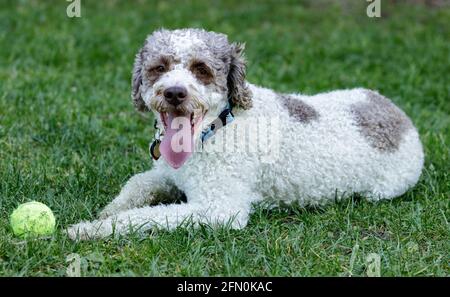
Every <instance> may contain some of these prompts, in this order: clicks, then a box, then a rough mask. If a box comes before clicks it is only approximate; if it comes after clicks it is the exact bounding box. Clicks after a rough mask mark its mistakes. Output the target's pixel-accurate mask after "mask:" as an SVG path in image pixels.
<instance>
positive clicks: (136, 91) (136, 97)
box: [131, 49, 149, 111]
mask: <svg viewBox="0 0 450 297" xmlns="http://www.w3.org/2000/svg"><path fill="white" fill-rule="evenodd" d="M141 87H142V49H141V50H139V52H138V53H137V55H136V58H135V59H134V66H133V74H132V78H131V98H132V99H133V104H134V107H135V108H136V109H137V110H139V111H149V110H148V107H147V106H146V105H145V102H144V100H143V99H142V96H141Z"/></svg>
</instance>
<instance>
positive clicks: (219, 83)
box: [132, 29, 252, 168]
mask: <svg viewBox="0 0 450 297" xmlns="http://www.w3.org/2000/svg"><path fill="white" fill-rule="evenodd" d="M243 49H244V47H243V46H242V45H241V44H235V43H233V44H230V43H229V42H228V40H227V37H226V36H225V35H223V34H218V33H214V32H207V31H204V30H200V29H182V30H174V31H169V30H158V31H155V32H154V33H153V34H151V35H150V36H149V37H148V38H147V39H146V41H145V44H144V46H143V47H142V48H141V49H140V50H139V52H138V54H137V55H136V59H135V63H134V69H133V78H132V98H133V101H134V104H135V106H136V108H137V109H138V110H140V111H148V110H152V111H153V112H154V113H155V118H156V119H157V120H158V123H159V127H161V129H162V130H164V131H165V136H164V139H165V138H169V140H172V137H173V136H174V133H175V132H178V131H179V130H180V129H179V128H180V127H181V126H184V127H182V128H183V129H184V131H185V132H186V131H187V132H190V138H191V144H192V145H193V143H194V142H195V140H194V136H198V135H199V133H196V132H198V130H199V129H198V128H199V127H201V124H202V123H206V124H208V123H210V122H212V121H213V120H214V119H215V118H217V116H218V115H219V114H220V113H221V112H222V111H223V109H224V108H225V107H226V105H227V103H228V102H230V103H231V104H232V105H233V106H235V107H241V108H244V109H248V108H250V107H251V103H252V102H251V94H250V91H249V89H248V88H247V86H246V82H245V61H244V59H243ZM188 125H189V129H186V126H188ZM188 130H190V131H188ZM187 132H186V133H184V134H187ZM185 136H186V135H185ZM163 141H164V140H163ZM166 142H167V141H166ZM185 142H186V141H185ZM173 143H174V142H172V141H171V144H173ZM191 144H189V145H187V146H186V145H185V146H184V147H183V148H182V149H184V150H186V149H187V148H189V147H191V148H192V147H193V146H192V145H191ZM164 145H165V144H164V143H163V144H162V146H163V148H162V149H163V150H162V151H161V153H162V154H163V156H164V155H165V153H166V154H167V152H164V150H165V148H164ZM168 145H170V144H168ZM167 149H168V150H169V151H170V153H171V154H172V155H173V154H175V153H177V152H176V148H175V149H174V148H172V147H170V148H167ZM178 153H179V152H178ZM165 157H166V158H165V159H166V161H169V163H170V164H171V165H172V166H173V167H176V168H177V167H179V166H181V165H180V162H175V161H174V160H168V159H171V158H168V157H167V156H165ZM172 157H173V156H172ZM178 157H180V156H179V155H178ZM186 158H187V157H186ZM181 163H184V161H183V162H181ZM174 164H175V166H174ZM178 165H179V166H178Z"/></svg>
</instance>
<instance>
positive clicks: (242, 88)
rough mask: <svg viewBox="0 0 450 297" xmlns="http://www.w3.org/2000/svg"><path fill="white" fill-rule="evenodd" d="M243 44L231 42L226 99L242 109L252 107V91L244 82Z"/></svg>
mask: <svg viewBox="0 0 450 297" xmlns="http://www.w3.org/2000/svg"><path fill="white" fill-rule="evenodd" d="M244 49H245V44H243V43H233V44H231V59H230V70H229V72H228V78H227V85H228V99H229V100H230V101H231V103H232V104H233V105H234V106H238V107H241V108H243V109H250V108H251V107H252V104H253V103H252V93H251V91H250V89H249V88H248V86H247V84H246V82H245V75H246V61H245V58H244Z"/></svg>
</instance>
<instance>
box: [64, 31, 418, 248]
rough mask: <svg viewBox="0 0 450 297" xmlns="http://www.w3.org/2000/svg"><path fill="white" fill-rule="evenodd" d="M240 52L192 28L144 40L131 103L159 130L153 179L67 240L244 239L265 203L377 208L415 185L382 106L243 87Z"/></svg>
mask: <svg viewBox="0 0 450 297" xmlns="http://www.w3.org/2000/svg"><path fill="white" fill-rule="evenodd" d="M243 49H244V47H243V45H242V44H237V43H231V44H230V43H229V42H228V40H227V37H226V36H225V35H223V34H218V33H214V32H207V31H204V30H201V29H181V30H164V29H162V30H158V31H155V32H153V34H151V35H150V36H149V37H148V38H147V39H146V41H145V43H144V46H143V47H142V48H141V49H140V50H139V52H138V54H137V55H136V59H135V63H134V70H133V77H132V98H133V101H134V104H135V106H136V108H137V109H138V110H140V111H150V110H151V111H152V112H153V113H154V115H155V118H156V120H157V121H156V123H155V124H156V126H157V130H158V131H160V133H158V135H156V139H155V141H154V142H153V144H152V149H151V152H152V156H153V157H154V159H155V161H154V165H153V168H152V169H151V170H149V171H147V172H144V173H140V174H137V175H135V176H133V177H132V178H131V179H130V180H129V181H128V182H127V184H126V185H125V186H124V188H123V189H122V191H121V192H120V194H119V195H118V196H117V197H116V198H115V199H114V200H113V201H112V202H111V203H110V204H109V205H107V206H106V207H105V209H104V210H103V211H102V212H101V213H100V216H99V219H98V220H95V221H92V222H81V223H79V224H76V225H72V226H70V227H69V228H68V230H67V231H68V234H69V236H70V238H72V239H81V240H86V239H95V238H104V237H107V236H110V235H119V234H127V233H129V232H131V231H146V230H149V229H151V228H155V227H156V228H166V229H173V228H176V227H177V226H181V225H184V224H192V225H194V226H198V225H199V224H208V225H211V226H218V225H223V224H227V225H228V226H230V227H231V228H243V227H245V226H246V224H247V222H248V219H249V215H250V213H251V210H252V204H253V203H255V202H259V201H262V200H263V199H265V201H282V202H285V203H290V202H294V201H295V202H298V203H299V204H300V205H303V206H311V205H323V204H325V203H327V202H330V201H335V200H339V199H342V198H345V197H348V196H349V195H351V194H352V193H358V194H361V195H363V196H364V197H367V199H369V200H372V201H376V200H380V199H391V198H394V197H396V196H399V195H402V194H403V193H405V192H406V191H407V190H408V189H409V188H411V187H412V186H414V185H415V184H416V183H417V181H418V179H419V177H420V174H421V171H422V166H423V159H424V155H423V150H422V145H421V142H420V139H419V135H418V133H417V130H416V129H415V127H414V126H413V124H412V123H411V121H410V119H409V118H408V117H407V116H406V115H405V113H404V112H402V111H401V110H400V109H399V108H397V107H396V106H395V105H394V104H393V103H392V102H391V101H390V100H389V99H387V98H385V97H383V96H381V95H380V94H378V93H377V92H375V91H371V90H367V89H362V88H358V89H352V90H339V91H332V92H329V93H323V94H318V95H315V96H306V95H301V94H280V93H277V92H275V91H273V90H269V89H265V88H262V87H258V86H255V85H252V84H250V83H248V82H247V81H246V80H245V73H246V71H245V70H246V66H245V61H244V57H243ZM160 156H161V158H159V157H160ZM180 197H184V200H185V201H184V202H182V203H171V204H170V203H169V202H174V201H175V200H179V199H180ZM162 202H165V203H164V204H163V203H162Z"/></svg>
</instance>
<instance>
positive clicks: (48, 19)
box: [0, 0, 450, 276]
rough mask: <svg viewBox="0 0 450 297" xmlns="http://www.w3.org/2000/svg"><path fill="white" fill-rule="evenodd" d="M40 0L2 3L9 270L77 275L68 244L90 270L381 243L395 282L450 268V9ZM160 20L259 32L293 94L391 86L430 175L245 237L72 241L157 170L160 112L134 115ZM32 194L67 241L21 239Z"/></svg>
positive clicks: (228, 265)
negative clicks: (150, 149)
mask: <svg viewBox="0 0 450 297" xmlns="http://www.w3.org/2000/svg"><path fill="white" fill-rule="evenodd" d="M37 2H38V1H24V0H22V1H12V0H5V1H1V4H0V28H1V29H0V30H1V31H0V44H1V46H0V275H29V276H37V275H65V273H66V267H67V265H68V263H67V262H66V257H67V256H68V255H70V254H71V253H77V254H79V255H80V256H81V257H82V259H83V260H82V264H83V265H82V266H83V268H84V269H83V275H245V276H247V275H249V276H250V275H255V276H256V275H301V276H311V275H314V276H317V275H366V270H367V263H366V257H367V256H368V255H369V254H371V253H376V254H378V255H379V256H380V257H381V274H382V275H384V276H394V275H404V276H414V275H449V274H450V264H449V263H450V256H449V252H450V236H449V235H450V234H449V233H450V231H449V230H450V229H449V220H450V205H449V201H450V200H449V196H450V195H449V194H450V179H449V171H450V170H449V169H450V166H449V164H450V160H449V143H450V116H449V115H450V103H449V100H450V84H449V69H450V65H449V61H450V30H449V28H450V27H449V26H448V20H449V19H450V8H449V7H445V8H439V9H438V8H427V7H425V6H421V5H400V4H397V5H388V4H386V3H385V1H383V5H382V15H383V16H382V18H380V19H369V18H368V17H367V16H366V14H365V6H364V5H366V4H365V1H358V3H360V4H358V5H356V4H355V5H348V4H347V5H339V4H333V5H332V4H330V3H329V2H330V1H275V0H273V1H257V2H251V1H241V0H236V1H206V0H205V1H192V2H191V1H189V2H190V3H188V1H178V2H173V1H163V2H160V3H156V2H155V1H151V2H150V1H149V3H146V2H144V1H82V17H81V18H78V19H76V18H74V19H69V18H67V17H66V13H65V11H66V5H67V4H68V3H67V2H66V1H39V2H40V3H39V4H38V3H37ZM298 2H301V4H298ZM334 2H335V1H334ZM354 3H356V1H355V2H354ZM162 26H164V27H167V28H178V27H204V28H206V29H210V30H214V31H220V32H224V33H227V34H229V36H230V39H232V40H236V41H246V43H247V57H248V60H249V61H250V63H249V69H248V79H249V81H251V82H253V83H256V84H260V85H264V86H266V87H270V88H274V89H276V90H278V91H280V92H288V91H299V90H300V91H302V92H304V93H307V94H313V93H317V92H321V91H325V90H332V89H338V88H351V87H356V86H364V87H367V88H373V89H378V90H379V91H380V92H382V93H383V94H385V95H387V96H388V97H390V98H392V99H393V100H394V101H395V103H396V104H398V105H399V106H400V107H402V108H403V109H404V110H405V111H406V112H407V114H408V115H410V116H411V118H412V119H413V121H414V123H415V124H416V126H417V127H418V129H419V131H420V134H421V138H422V141H423V144H424V149H425V153H426V163H425V168H424V171H423V175H422V177H421V180H420V182H419V184H418V185H417V186H416V187H415V188H414V189H412V190H411V191H409V192H408V193H407V194H405V195H404V196H403V197H400V198H397V199H395V200H393V201H390V202H382V203H377V204H372V203H368V202H367V201H365V200H364V199H362V200H347V201H344V202H341V203H338V204H334V205H330V206H328V207H325V208H323V209H317V210H305V209H301V208H299V207H292V208H288V209H274V210H271V211H267V210H264V209H262V208H257V209H256V212H255V214H254V215H253V216H252V217H251V221H250V224H249V226H248V227H247V228H246V229H244V230H241V231H231V230H227V229H221V230H210V229H209V228H207V227H204V228H201V229H197V230H194V229H188V230H185V229H179V230H175V231H174V232H165V231H157V232H156V233H154V234H152V235H151V236H150V235H149V236H148V237H146V238H142V237H138V236H135V235H132V236H130V237H122V238H118V239H109V240H106V241H94V242H78V243H75V242H72V241H70V240H68V238H67V237H66V236H65V235H64V233H63V230H64V228H65V227H66V226H67V225H68V224H71V223H76V222H78V221H80V220H86V219H92V218H94V217H95V216H96V214H97V212H98V211H99V210H100V209H101V208H102V207H103V206H104V205H106V203H108V201H110V200H111V199H112V198H113V197H114V196H115V195H116V194H117V193H118V191H119V190H120V188H121V186H122V185H123V184H124V183H125V182H126V180H127V179H128V178H129V177H131V176H132V175H133V174H135V173H138V172H141V171H143V170H146V169H148V168H149V167H150V166H151V162H150V159H149V156H148V154H147V146H148V142H149V140H150V139H151V137H152V135H153V130H152V129H153V128H152V119H151V117H149V116H142V115H138V114H137V113H136V112H135V111H134V110H133V107H132V104H131V101H130V76H131V67H132V62H133V58H134V54H135V52H136V51H137V50H138V48H139V47H140V46H141V44H142V42H143V40H144V38H145V36H146V35H147V34H148V33H150V32H152V31H153V30H154V29H156V28H159V27H162ZM30 200H38V201H41V202H44V203H46V204H47V205H49V206H50V207H51V208H52V209H53V210H54V212H55V214H56V216H57V220H58V226H57V227H58V232H57V233H56V234H55V236H54V237H52V238H50V239H41V240H28V241H22V240H20V239H17V238H15V237H14V236H13V235H12V234H11V230H10V227H9V222H8V216H9V214H10V213H11V212H12V210H13V209H14V208H15V207H16V206H17V205H18V204H20V203H22V202H26V201H30Z"/></svg>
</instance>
